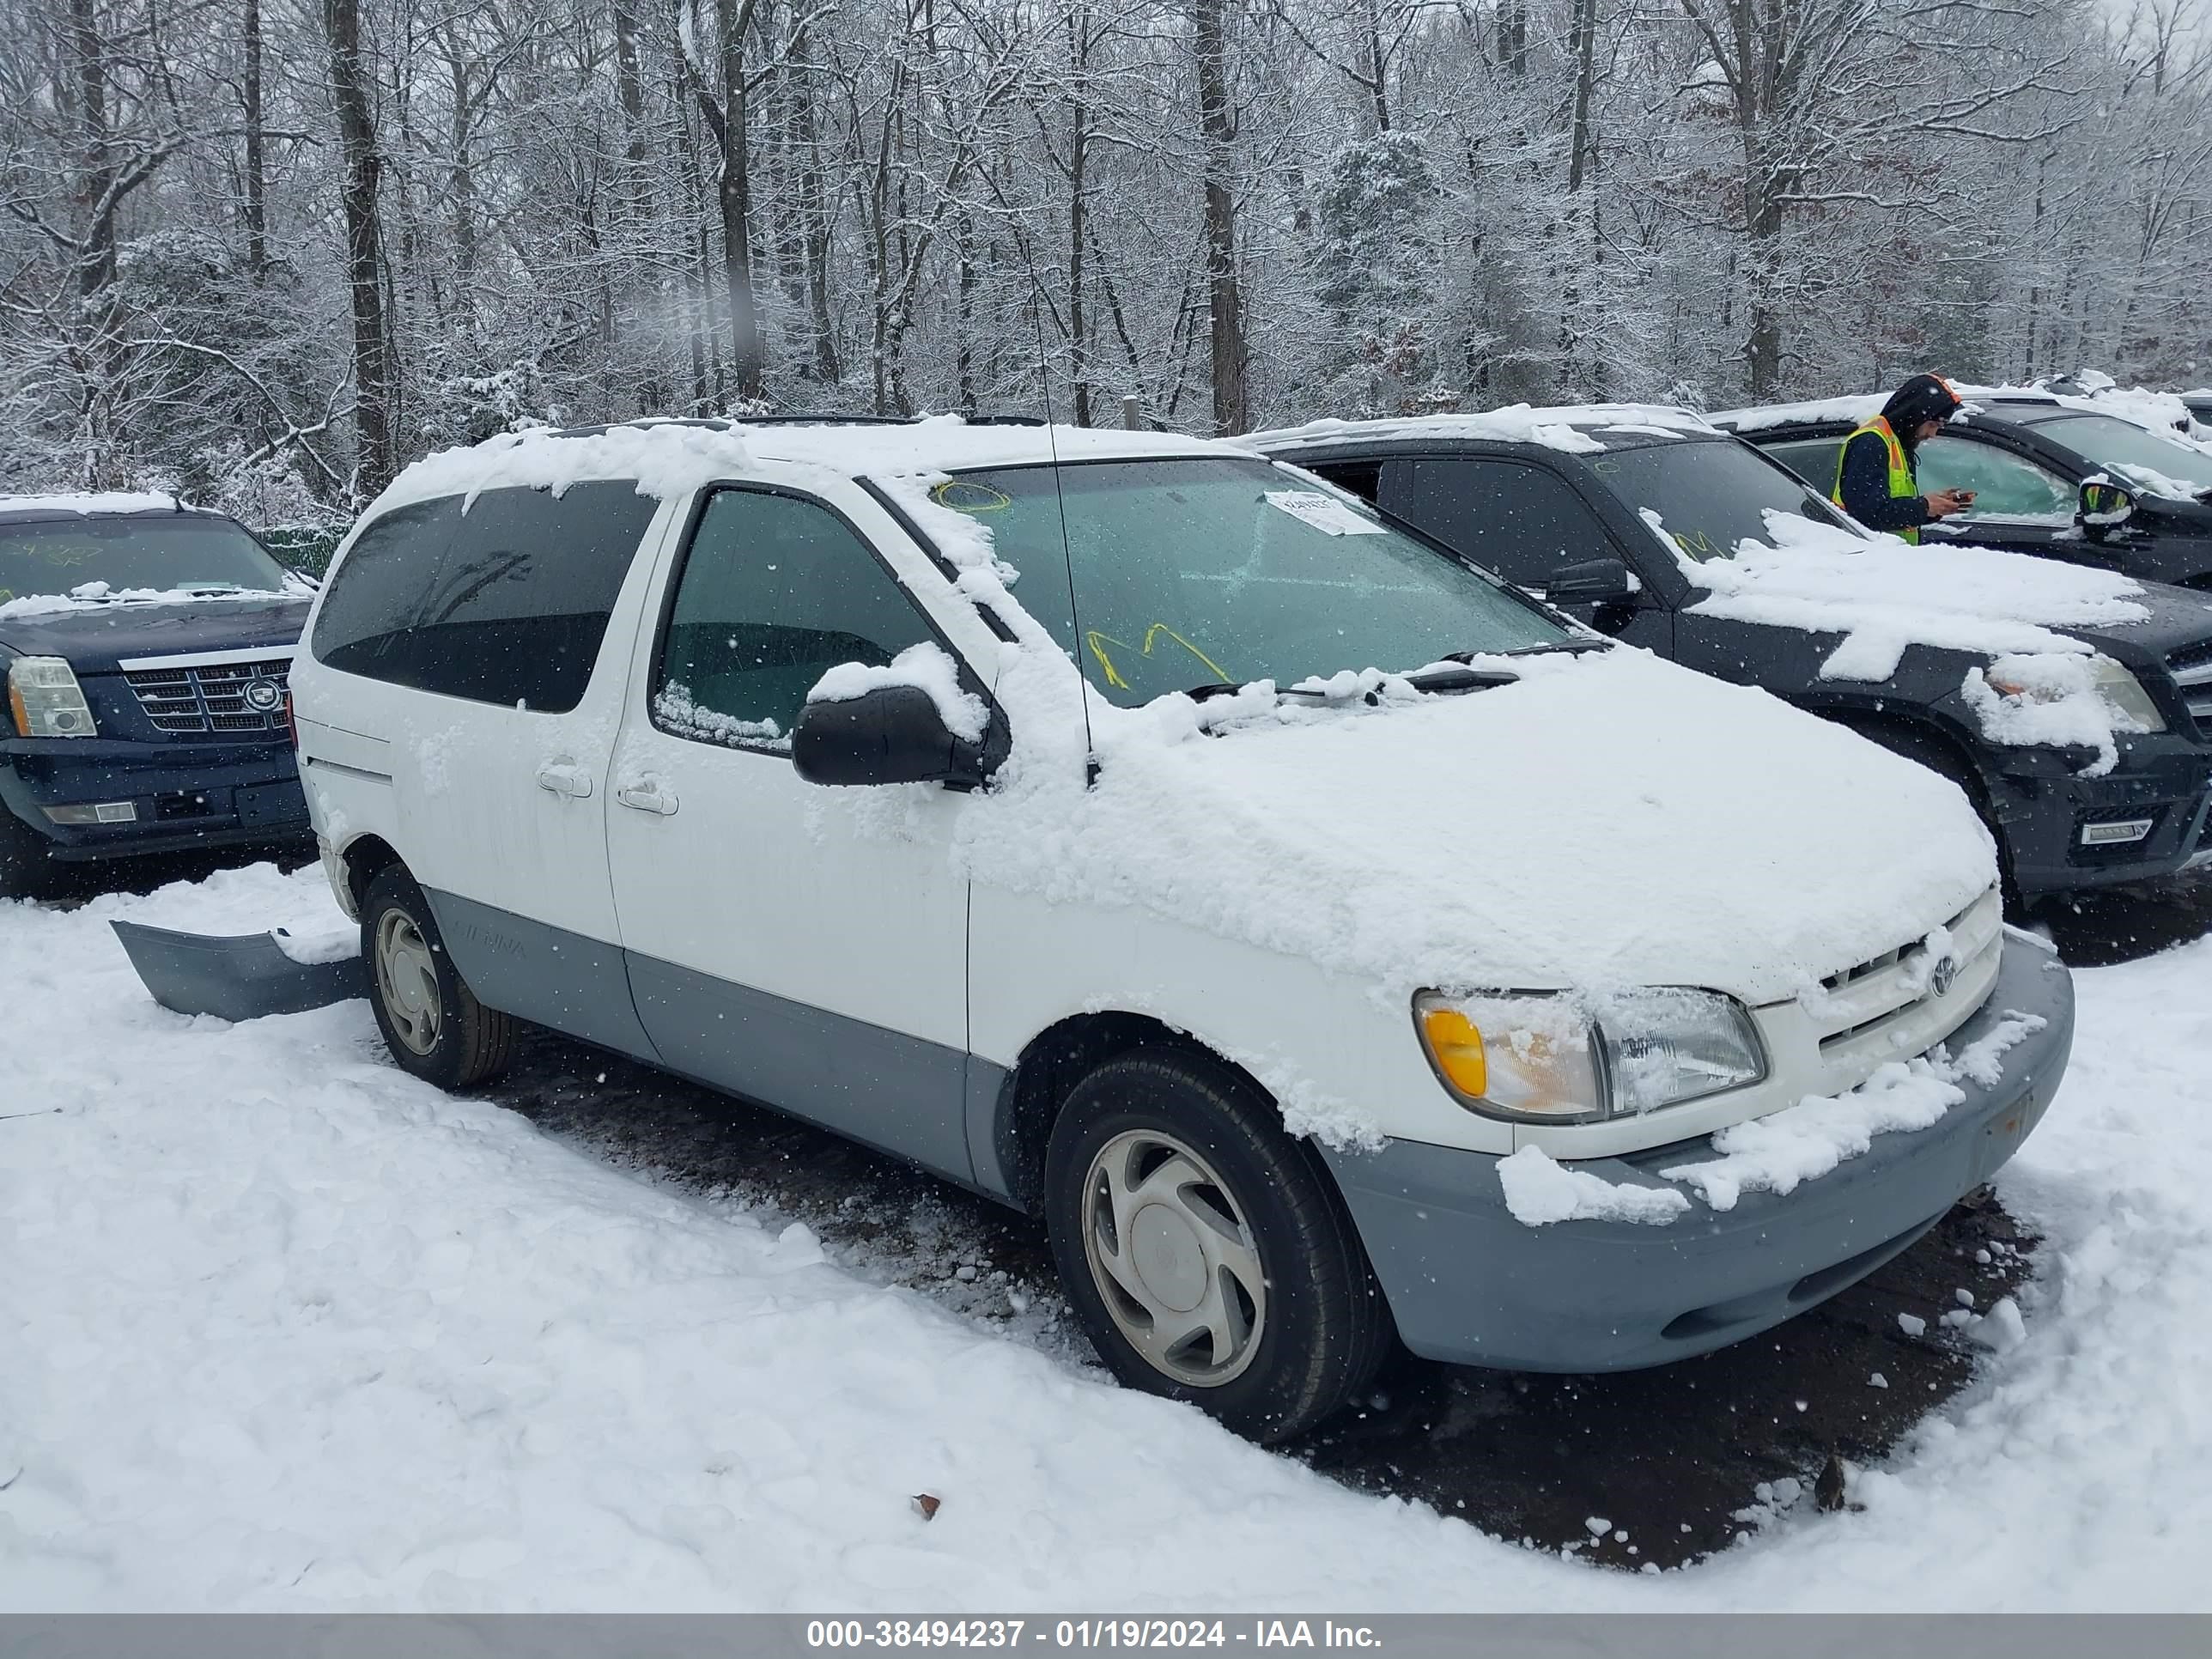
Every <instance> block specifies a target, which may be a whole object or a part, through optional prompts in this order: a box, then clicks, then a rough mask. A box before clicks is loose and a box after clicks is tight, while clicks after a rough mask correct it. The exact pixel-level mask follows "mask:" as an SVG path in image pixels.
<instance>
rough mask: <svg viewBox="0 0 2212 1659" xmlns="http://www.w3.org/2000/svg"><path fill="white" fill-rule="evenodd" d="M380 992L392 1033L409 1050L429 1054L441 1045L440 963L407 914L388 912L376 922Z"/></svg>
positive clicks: (400, 911) (378, 986) (378, 991)
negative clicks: (439, 1037) (438, 963)
mask: <svg viewBox="0 0 2212 1659" xmlns="http://www.w3.org/2000/svg"><path fill="white" fill-rule="evenodd" d="M376 988H377V994H378V995H379V996H380V998H381V999H382V1000H383V1003H384V1012H385V1014H386V1017H387V1018H389V1019H390V1020H391V1021H392V1030H393V1031H394V1032H395V1033H396V1034H397V1035H398V1038H399V1040H400V1041H401V1042H404V1043H405V1044H406V1045H407V1047H408V1048H409V1049H410V1051H412V1052H413V1053H415V1054H428V1053H429V1052H430V1050H431V1049H432V1048H435V1047H436V1046H437V1042H438V1026H439V1024H440V1011H439V1006H438V968H437V963H435V961H434V960H433V959H432V957H431V953H430V945H429V942H428V940H426V939H424V938H423V937H422V929H421V928H419V927H416V925H415V919H414V918H413V917H412V916H410V915H408V914H407V913H406V912H405V911H404V910H386V912H385V913H384V915H383V916H382V917H381V918H380V919H379V921H378V922H377V924H376Z"/></svg>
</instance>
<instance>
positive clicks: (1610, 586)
mask: <svg viewBox="0 0 2212 1659" xmlns="http://www.w3.org/2000/svg"><path fill="white" fill-rule="evenodd" d="M1643 591H1644V584H1643V583H1641V582H1639V581H1638V580H1636V576H1635V573H1634V572H1632V571H1631V570H1630V569H1629V568H1628V567H1627V566H1626V565H1625V564H1623V563H1622V562H1620V560H1619V559H1589V560H1587V561H1585V562H1583V563H1581V564H1565V565H1561V566H1560V567H1559V568H1558V569H1557V570H1554V571H1553V573H1552V580H1550V581H1549V582H1547V583H1546V584H1545V586H1544V598H1545V599H1546V601H1547V602H1548V603H1549V604H1552V605H1620V604H1623V603H1625V602H1626V601H1627V600H1629V599H1634V598H1635V597H1636V596H1637V595H1638V593H1641V592H1643Z"/></svg>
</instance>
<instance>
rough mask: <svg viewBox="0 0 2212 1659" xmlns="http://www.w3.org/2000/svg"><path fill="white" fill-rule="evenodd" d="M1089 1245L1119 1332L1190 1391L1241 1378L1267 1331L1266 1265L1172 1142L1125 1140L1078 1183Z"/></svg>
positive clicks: (1224, 1191) (1234, 1210) (1150, 1134)
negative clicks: (1264, 1267) (1081, 1188)
mask: <svg viewBox="0 0 2212 1659" xmlns="http://www.w3.org/2000/svg"><path fill="white" fill-rule="evenodd" d="M1083 1245H1084V1254H1085V1257H1086V1259H1087V1260H1088V1261H1089V1262H1090V1265H1091V1279H1092V1282H1093V1283H1095V1284H1096V1285H1097V1287H1098V1293H1099V1295H1100V1296H1101V1297H1103V1299H1104V1301H1105V1304H1106V1310H1107V1312H1108V1313H1109V1315H1111V1316H1112V1317H1113V1320H1114V1325H1115V1328H1116V1329H1117V1330H1119V1331H1120V1332H1121V1334H1122V1335H1123V1336H1124V1337H1125V1338H1127V1340H1128V1342H1129V1345H1130V1346H1132V1347H1133V1348H1135V1349H1136V1351H1137V1352H1139V1353H1140V1354H1142V1355H1143V1356H1144V1357H1145V1358H1146V1361H1147V1362H1148V1363H1149V1364H1151V1365H1152V1368H1153V1369H1154V1370H1158V1371H1159V1372H1161V1373H1162V1374H1163V1375H1164V1376H1169V1377H1172V1378H1173V1379H1174V1380H1175V1381H1176V1382H1177V1383H1184V1384H1187V1385H1188V1386H1190V1387H1193V1388H1201V1389H1208V1388H1218V1387H1219V1386H1220V1385H1221V1384H1223V1383H1227V1382H1229V1381H1230V1380H1231V1379H1232V1378H1234V1377H1236V1376H1239V1375H1241V1374H1242V1373H1243V1370H1244V1369H1245V1367H1246V1366H1248V1365H1249V1364H1251V1363H1252V1357H1253V1355H1254V1354H1255V1353H1256V1352H1258V1351H1259V1346H1260V1338H1261V1334H1262V1333H1263V1332H1264V1331H1265V1329H1266V1327H1267V1281H1266V1279H1265V1278H1264V1277H1263V1276H1262V1275H1261V1271H1260V1253H1259V1249H1258V1248H1257V1245H1256V1244H1255V1241H1254V1239H1253V1237H1252V1229H1251V1226H1250V1225H1249V1223H1248V1222H1247V1221H1246V1220H1245V1218H1244V1215H1243V1211H1242V1210H1241V1209H1240V1208H1239V1207H1238V1206H1237V1200H1236V1199H1235V1198H1234V1197H1232V1196H1231V1194H1230V1191H1229V1188H1228V1185H1227V1183H1225V1182H1224V1181H1223V1180H1222V1179H1221V1177H1220V1176H1218V1175H1217V1174H1215V1173H1214V1171H1213V1170H1212V1166H1211V1165H1209V1164H1207V1163H1206V1160H1205V1159H1204V1158H1200V1156H1199V1155H1198V1154H1197V1153H1196V1152H1193V1151H1192V1150H1191V1149H1190V1148H1189V1147H1188V1146H1185V1145H1184V1144H1183V1143H1182V1141H1180V1140H1178V1139H1176V1137H1175V1136H1173V1135H1171V1134H1168V1133H1164V1132H1162V1131H1159V1130H1155V1129H1136V1130H1130V1131H1128V1132H1127V1133H1122V1134H1118V1135H1116V1136H1115V1137H1114V1139H1111V1140H1109V1141H1108V1142H1107V1143H1106V1144H1105V1146H1103V1147H1101V1148H1100V1149H1099V1151H1098V1155H1097V1157H1096V1158H1092V1159H1091V1170H1090V1174H1089V1175H1088V1176H1086V1177H1085V1181H1084V1183H1083Z"/></svg>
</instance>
